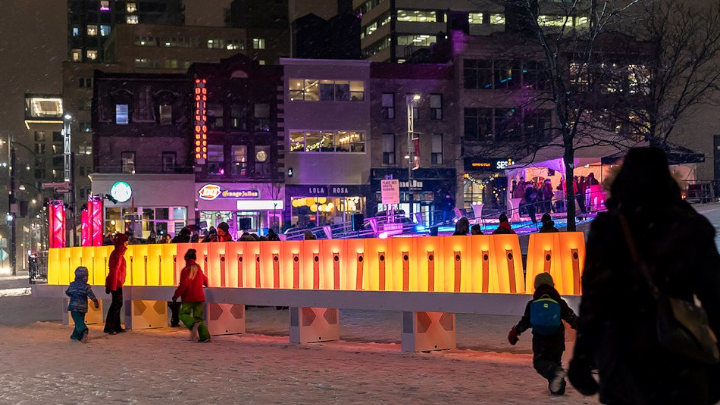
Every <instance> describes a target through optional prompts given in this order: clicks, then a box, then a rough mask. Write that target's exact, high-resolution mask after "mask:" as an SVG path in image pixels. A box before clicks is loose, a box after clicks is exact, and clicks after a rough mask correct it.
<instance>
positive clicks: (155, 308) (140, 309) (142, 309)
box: [123, 300, 168, 329]
mask: <svg viewBox="0 0 720 405" xmlns="http://www.w3.org/2000/svg"><path fill="white" fill-rule="evenodd" d="M123 307H124V308H125V328H126V329H148V328H163V327H167V326H168V305H167V301H149V300H133V301H125V302H124V303H123Z"/></svg>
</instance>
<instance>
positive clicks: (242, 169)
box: [231, 145, 247, 176]
mask: <svg viewBox="0 0 720 405" xmlns="http://www.w3.org/2000/svg"><path fill="white" fill-rule="evenodd" d="M231 150H232V168H231V172H232V175H233V176H246V175H247V145H232V147H231Z"/></svg>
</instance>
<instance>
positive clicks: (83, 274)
mask: <svg viewBox="0 0 720 405" xmlns="http://www.w3.org/2000/svg"><path fill="white" fill-rule="evenodd" d="M87 279H88V269H87V267H83V266H79V267H78V268H77V269H75V281H80V280H82V281H87Z"/></svg>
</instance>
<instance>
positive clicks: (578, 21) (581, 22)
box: [575, 16, 590, 28]
mask: <svg viewBox="0 0 720 405" xmlns="http://www.w3.org/2000/svg"><path fill="white" fill-rule="evenodd" d="M589 26H590V18H588V17H587V16H577V17H575V28H587V27H589Z"/></svg>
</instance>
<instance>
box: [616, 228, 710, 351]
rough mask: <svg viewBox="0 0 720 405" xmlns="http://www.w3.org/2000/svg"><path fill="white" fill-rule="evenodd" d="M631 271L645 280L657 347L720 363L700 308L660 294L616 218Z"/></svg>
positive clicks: (706, 321)
mask: <svg viewBox="0 0 720 405" xmlns="http://www.w3.org/2000/svg"><path fill="white" fill-rule="evenodd" d="M618 219H619V220H620V224H621V225H622V227H623V232H624V233H625V239H626V241H627V244H628V248H629V249H630V255H631V256H632V259H633V262H634V264H635V267H637V268H638V270H639V271H640V273H642V275H643V276H644V277H645V280H646V281H647V283H648V285H649V286H650V291H651V292H652V295H653V298H655V303H656V304H657V319H656V329H657V337H658V341H659V342H660V346H661V347H662V348H664V349H665V350H667V351H668V352H671V353H674V354H676V355H678V356H680V357H683V358H685V359H688V360H692V361H695V362H698V363H703V364H717V363H719V362H720V350H719V349H718V342H717V337H716V336H715V334H714V333H713V331H712V329H711V328H710V324H709V322H708V318H707V314H706V313H705V310H704V309H703V308H702V307H699V306H697V305H695V303H694V302H689V301H686V300H683V299H679V298H672V297H668V296H667V295H665V294H663V293H662V292H661V291H660V289H658V287H657V285H656V284H655V283H654V282H653V279H652V276H651V274H650V270H649V268H648V264H647V263H646V262H645V261H644V260H643V259H642V258H641V257H640V255H639V253H638V250H637V246H636V245H635V239H633V236H632V234H631V233H630V227H629V226H628V223H627V220H626V219H625V217H624V216H622V215H618Z"/></svg>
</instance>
